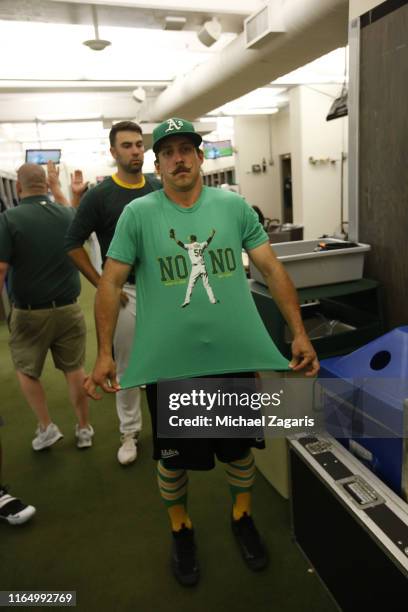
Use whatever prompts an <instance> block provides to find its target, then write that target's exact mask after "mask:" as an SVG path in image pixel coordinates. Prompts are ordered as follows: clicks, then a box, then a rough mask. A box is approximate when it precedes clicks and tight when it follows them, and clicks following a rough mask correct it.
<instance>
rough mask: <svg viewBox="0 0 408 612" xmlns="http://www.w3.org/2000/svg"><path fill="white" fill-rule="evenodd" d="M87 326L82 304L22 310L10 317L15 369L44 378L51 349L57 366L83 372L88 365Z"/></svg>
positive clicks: (12, 354)
mask: <svg viewBox="0 0 408 612" xmlns="http://www.w3.org/2000/svg"><path fill="white" fill-rule="evenodd" d="M85 343H86V326H85V320H84V315H83V314H82V311H81V308H80V307H79V304H68V305H67V306H60V307H58V308H47V309H42V310H21V309H19V308H13V309H12V312H11V317H10V340H9V346H10V351H11V358H12V360H13V363H14V367H15V368H16V370H18V371H19V372H22V373H23V374H27V375H28V376H32V377H33V378H40V376H41V372H42V370H43V367H44V362H45V358H46V356H47V352H48V350H49V349H50V350H51V353H52V358H53V361H54V365H55V367H56V368H58V369H59V370H62V371H63V372H74V371H75V370H79V369H80V368H81V367H82V366H83V365H84V361H85Z"/></svg>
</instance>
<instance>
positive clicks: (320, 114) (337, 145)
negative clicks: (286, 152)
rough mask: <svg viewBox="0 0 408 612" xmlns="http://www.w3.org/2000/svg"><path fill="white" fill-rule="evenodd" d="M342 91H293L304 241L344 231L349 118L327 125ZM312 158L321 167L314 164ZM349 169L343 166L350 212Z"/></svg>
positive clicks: (296, 193) (295, 183)
mask: <svg viewBox="0 0 408 612" xmlns="http://www.w3.org/2000/svg"><path fill="white" fill-rule="evenodd" d="M340 90H341V86H339V85H325V86H322V85H319V86H315V87H312V86H301V87H297V88H295V89H293V90H291V92H290V116H291V129H290V136H291V153H292V187H293V199H294V222H295V223H299V224H302V225H303V226H304V238H305V239H306V240H307V239H313V238H316V237H318V236H320V235H322V234H333V233H339V232H340V214H341V157H342V152H346V151H347V118H341V119H335V120H333V121H329V122H328V121H326V115H327V113H328V110H329V108H330V106H331V104H332V101H333V97H335V96H337V95H338V94H339V93H340ZM329 94H331V97H330V96H329ZM310 158H313V159H315V160H317V163H315V164H312V163H311V161H310ZM346 166H347V161H346V162H345V163H344V166H343V168H344V175H343V198H344V199H343V201H344V206H345V209H346V211H347V188H346V185H347V168H346ZM346 215H347V213H345V216H346Z"/></svg>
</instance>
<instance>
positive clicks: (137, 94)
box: [132, 87, 146, 103]
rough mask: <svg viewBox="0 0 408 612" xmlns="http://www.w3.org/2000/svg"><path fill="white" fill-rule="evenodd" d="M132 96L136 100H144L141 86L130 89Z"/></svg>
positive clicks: (144, 92)
mask: <svg viewBox="0 0 408 612" xmlns="http://www.w3.org/2000/svg"><path fill="white" fill-rule="evenodd" d="M132 96H133V98H134V99H135V100H136V102H140V103H142V102H144V101H145V100H146V91H145V90H144V89H143V87H138V88H137V89H134V90H133V91H132Z"/></svg>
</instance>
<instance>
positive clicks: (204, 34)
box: [197, 17, 222, 47]
mask: <svg viewBox="0 0 408 612" xmlns="http://www.w3.org/2000/svg"><path fill="white" fill-rule="evenodd" d="M221 32H222V27H221V24H220V22H219V21H218V19H217V18H216V17H213V18H212V19H211V21H206V22H205V24H204V25H203V27H202V28H201V30H200V31H199V32H198V33H197V36H198V38H199V40H200V42H202V43H203V45H205V46H206V47H211V45H213V44H214V43H215V42H217V40H218V39H219V37H220V36H221Z"/></svg>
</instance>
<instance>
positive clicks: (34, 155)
mask: <svg viewBox="0 0 408 612" xmlns="http://www.w3.org/2000/svg"><path fill="white" fill-rule="evenodd" d="M60 159H61V149H26V157H25V160H26V163H28V164H46V163H47V162H48V161H52V162H54V164H59V162H60Z"/></svg>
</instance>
